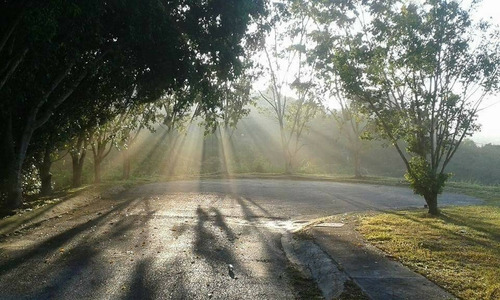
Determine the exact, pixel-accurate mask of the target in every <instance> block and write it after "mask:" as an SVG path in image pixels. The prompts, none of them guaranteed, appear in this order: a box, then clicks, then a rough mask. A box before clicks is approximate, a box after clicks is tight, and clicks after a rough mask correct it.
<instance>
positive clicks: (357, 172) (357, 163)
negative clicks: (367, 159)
mask: <svg viewBox="0 0 500 300" xmlns="http://www.w3.org/2000/svg"><path fill="white" fill-rule="evenodd" d="M353 156H354V177H356V178H361V177H363V175H362V174H361V157H360V155H359V151H354V153H353Z"/></svg>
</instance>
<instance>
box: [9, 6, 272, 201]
mask: <svg viewBox="0 0 500 300" xmlns="http://www.w3.org/2000/svg"><path fill="white" fill-rule="evenodd" d="M263 14H264V4H263V0H252V1H247V0H231V1H230V2H229V3H228V1H222V0H214V1H201V0H199V1H196V0H195V1H188V2H186V1H183V0H178V1H167V0H160V1H153V0H126V1H98V0H90V1H83V2H82V1H76V0H51V1H33V0H24V1H17V0H6V1H2V2H0V99H1V102H0V122H1V124H0V128H1V129H0V139H1V140H2V143H1V147H0V170H1V171H0V187H1V189H0V190H1V192H0V193H1V195H2V196H1V197H2V200H4V202H5V203H6V204H7V205H8V206H9V207H11V208H15V207H19V206H20V204H21V203H22V190H21V184H20V181H21V168H22V165H23V162H24V160H25V157H26V152H27V148H28V145H29V143H30V140H31V138H32V136H33V133H34V131H35V130H37V129H38V128H40V127H41V126H43V125H44V124H45V123H46V122H47V121H48V119H49V118H50V117H51V116H52V115H53V114H54V112H55V111H56V110H57V108H58V107H59V106H60V105H61V104H62V103H64V102H66V101H67V100H68V99H70V98H72V97H73V94H74V92H75V91H76V90H78V89H80V88H82V87H81V85H82V83H84V82H85V81H86V80H88V79H89V78H92V77H96V76H97V74H98V73H100V70H101V69H102V68H107V69H113V70H115V71H114V75H115V79H119V78H123V79H127V80H124V82H130V79H133V81H134V82H136V88H137V92H138V93H141V94H142V95H143V96H142V97H141V99H149V100H155V99H156V98H158V97H159V96H160V95H163V94H164V93H165V92H166V91H169V90H175V89H178V88H180V87H184V86H192V88H195V89H199V90H200V91H207V90H209V89H210V88H211V82H213V79H214V77H215V78H218V77H221V78H230V77H233V76H237V75H238V74H239V70H240V65H241V63H240V61H239V59H238V57H239V56H240V55H242V54H243V52H244V49H245V47H251V45H249V43H250V42H251V41H252V39H251V38H253V37H254V36H255V35H252V36H251V37H250V38H249V39H247V42H246V44H245V43H244V42H242V40H243V39H245V38H246V37H247V28H248V25H249V24H250V22H252V20H256V19H259V18H260V17H261V16H262V15H263ZM257 34H258V32H257ZM101 74H102V73H101ZM87 88H89V89H92V86H87ZM116 99H119V97H117V98H116ZM80 105H85V102H82V103H81V104H80ZM204 105H207V106H210V105H213V103H211V102H208V103H204Z"/></svg>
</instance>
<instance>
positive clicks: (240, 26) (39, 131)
mask: <svg viewBox="0 0 500 300" xmlns="http://www.w3.org/2000/svg"><path fill="white" fill-rule="evenodd" d="M94 2H95V3H94ZM233 2H234V3H233ZM1 5H2V7H1V8H2V10H1V11H2V21H1V22H2V23H1V34H2V35H1V43H0V54H1V62H2V65H0V67H1V73H0V75H1V76H2V77H1V81H0V84H1V85H0V97H1V99H2V102H1V104H0V108H1V114H2V116H1V120H2V122H3V123H4V124H2V127H1V128H2V129H1V131H0V135H1V138H2V141H4V142H3V143H2V150H1V159H0V170H1V174H0V184H1V191H2V202H4V203H5V204H6V205H7V206H8V207H11V208H16V207H19V206H20V205H21V204H22V189H21V187H22V184H21V183H22V175H23V167H24V168H25V169H26V168H27V166H35V167H36V168H38V174H39V176H40V177H41V182H42V184H43V183H44V182H48V183H50V172H48V171H47V170H49V169H50V162H51V161H53V160H54V159H56V157H55V156H57V154H55V153H61V151H59V150H61V149H66V151H67V152H68V153H69V155H71V158H72V165H73V170H74V172H73V173H74V175H73V185H75V186H77V185H79V184H81V175H80V176H79V175H78V174H79V173H80V174H81V168H82V166H83V162H84V159H85V157H86V155H87V152H88V151H91V153H92V156H93V160H94V164H93V165H94V178H95V181H96V182H98V181H99V180H100V173H101V171H100V165H101V163H102V161H103V160H104V158H105V157H106V156H107V155H108V154H109V153H110V152H111V151H112V149H113V148H116V147H120V148H121V149H123V151H124V157H125V159H124V169H123V170H124V177H127V176H128V175H127V174H128V173H129V172H130V171H128V170H129V169H130V168H127V164H128V165H129V164H130V161H129V160H127V158H126V157H127V149H128V148H129V146H130V145H132V144H134V140H135V138H136V137H137V136H138V132H140V131H141V130H143V129H148V128H149V129H151V130H152V129H153V128H154V126H153V124H158V123H161V124H163V126H166V127H167V128H169V130H173V129H174V128H177V129H178V128H181V127H182V124H185V123H186V122H187V123H189V120H193V119H195V118H197V117H202V118H203V122H202V123H203V125H205V132H206V133H209V132H215V131H218V132H219V135H220V139H219V142H220V143H221V145H222V147H221V149H222V151H228V150H229V148H228V145H230V144H231V143H232V141H231V136H232V133H233V132H234V127H235V126H236V124H237V121H238V120H239V119H240V118H241V117H242V116H244V115H245V114H247V113H248V108H246V107H245V105H246V104H248V103H249V102H251V96H250V95H251V92H250V90H251V87H252V83H253V82H255V81H257V80H258V79H259V78H265V79H266V80H267V83H268V85H267V88H266V89H261V90H260V91H259V92H258V93H257V94H258V96H257V98H259V99H260V100H259V101H257V103H263V105H262V110H266V111H267V113H268V114H271V115H272V116H273V117H274V119H275V120H276V123H277V125H278V129H279V132H280V133H279V137H280V138H279V141H280V145H281V150H282V157H283V158H284V172H285V173H292V172H294V165H293V164H294V162H295V161H296V156H297V155H299V153H300V151H302V148H303V147H304V139H305V138H306V135H307V133H308V130H309V128H310V122H311V121H312V120H313V119H314V118H315V117H316V116H317V115H318V114H321V113H324V108H325V107H327V106H328V105H327V103H331V102H332V101H333V102H335V103H337V104H336V105H334V107H335V108H334V109H332V111H330V113H331V115H332V116H334V119H335V122H336V126H337V127H338V128H341V132H342V134H344V135H345V137H346V139H347V141H349V142H348V145H349V151H350V152H351V153H352V161H353V164H354V170H355V175H356V176H361V175H362V171H361V157H362V153H363V147H365V144H366V141H367V140H380V141H383V143H386V144H387V145H390V146H391V147H393V148H394V149H395V151H396V153H397V154H398V156H399V159H400V160H401V162H402V164H403V165H404V168H405V169H406V175H405V177H406V179H407V180H408V181H409V182H410V185H411V187H412V188H413V190H414V191H415V192H416V193H417V194H420V195H422V196H423V197H424V199H425V201H426V203H427V205H428V207H429V213H431V214H438V213H439V211H438V206H437V196H438V194H440V193H441V192H442V189H443V186H444V184H445V182H446V181H447V179H448V178H449V173H448V172H447V168H448V166H449V164H450V162H451V160H452V158H453V157H454V156H455V154H456V153H457V150H458V148H459V146H460V145H461V144H462V143H463V141H464V140H465V139H466V138H467V137H469V136H470V135H472V133H473V132H474V131H476V130H478V129H479V124H477V112H478V110H479V109H481V104H482V101H483V99H484V98H485V97H487V96H488V95H491V94H493V93H495V92H496V91H498V88H499V82H498V80H499V76H498V66H499V65H500V54H499V53H500V51H499V50H500V47H499V45H500V44H499V43H498V41H499V39H498V37H499V33H498V30H497V29H496V28H494V27H493V26H492V25H490V24H488V23H487V22H484V21H480V22H476V21H475V20H474V19H473V18H472V16H471V14H470V11H471V7H462V5H461V4H460V3H458V2H456V1H453V0H427V1H423V2H422V3H418V4H417V3H406V2H405V1H400V0H394V1H376V0H373V1H356V0H343V1H335V2H325V1H297V0H289V1H275V2H266V3H264V1H257V0H255V1H243V0H239V1H238V0H232V2H231V4H228V3H227V1H220V0H219V1H216V0H213V1H194V0H193V1H137V0H135V1H134V0H128V1H116V2H115V1H111V2H104V3H101V2H100V1H88V2H85V3H79V2H77V1H64V0H53V1H48V2H43V3H39V2H36V1H28V0H26V1H4V2H2V4H1ZM472 5H475V4H474V3H473V4H472ZM250 24H252V26H249V25H250ZM167 132H168V130H167ZM227 155H228V153H225V154H224V156H227ZM29 160H31V161H32V163H31V164H29V163H26V162H27V161H29ZM224 172H226V173H227V172H229V166H225V167H224ZM24 174H26V171H25V172H24ZM42 190H43V191H48V192H50V184H49V185H48V186H47V185H45V187H44V188H42Z"/></svg>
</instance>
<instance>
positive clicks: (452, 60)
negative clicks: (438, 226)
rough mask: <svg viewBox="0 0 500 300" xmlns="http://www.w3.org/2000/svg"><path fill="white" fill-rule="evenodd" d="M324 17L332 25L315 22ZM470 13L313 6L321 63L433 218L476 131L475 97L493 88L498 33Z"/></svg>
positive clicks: (441, 3)
mask: <svg viewBox="0 0 500 300" xmlns="http://www.w3.org/2000/svg"><path fill="white" fill-rule="evenodd" d="M332 11H335V12H337V13H336V14H335V15H336V16H338V17H337V18H336V19H335V20H334V21H332V19H327V18H325V17H324V16H325V13H330V14H331V12H332ZM340 11H341V12H342V13H339V12H340ZM469 11H471V9H465V8H462V7H461V4H460V3H458V2H456V1H451V0H427V1H423V2H422V3H407V2H406V1H399V0H395V1H346V2H342V3H341V4H338V3H337V5H326V6H320V5H318V6H317V12H318V16H319V17H318V20H319V22H321V23H322V24H323V30H322V31H323V33H324V34H323V35H322V36H321V40H322V41H324V42H325V43H326V44H327V45H328V46H327V47H322V50H324V51H331V52H332V54H333V55H331V56H325V57H327V61H326V62H327V63H333V64H335V66H336V69H337V72H338V73H337V74H338V75H339V76H340V78H341V80H342V83H343V88H344V90H345V91H346V93H347V94H348V95H349V96H350V98H351V99H354V100H356V101H357V102H358V103H360V104H361V105H363V107H364V108H365V109H366V110H368V111H369V112H370V113H371V115H372V116H373V117H374V118H375V120H376V122H377V126H378V129H379V137H380V138H383V139H387V140H389V141H390V142H391V143H392V144H393V145H394V147H395V148H396V150H397V152H398V153H399V155H400V157H401V159H402V160H403V162H404V163H405V165H406V170H407V173H406V178H407V180H408V181H409V182H410V185H411V187H412V188H413V190H414V192H415V193H417V194H419V195H422V196H423V197H424V199H425V201H426V203H427V205H428V207H429V213H430V214H434V215H435V214H438V213H439V210H438V199H437V197H438V194H440V193H441V192H442V190H443V187H444V184H445V182H446V180H447V179H448V177H449V175H448V174H447V173H446V172H445V170H446V167H447V166H448V164H449V162H450V160H451V159H452V158H453V156H454V154H455V153H456V151H457V149H458V147H459V146H460V144H461V142H462V141H463V140H464V138H466V137H467V136H470V135H471V134H472V133H473V132H474V131H476V130H477V129H478V128H479V126H478V124H477V122H476V120H477V112H478V109H479V107H480V104H481V102H482V100H483V99H484V97H485V96H486V95H488V94H490V93H491V92H493V91H495V90H498V86H499V85H498V84H499V76H498V75H499V74H498V72H499V66H500V57H499V56H500V47H499V46H500V43H499V34H498V31H494V30H490V29H491V28H490V27H489V25H488V24H486V23H484V22H481V23H480V24H475V23H474V22H473V20H472V19H471V16H470V15H469ZM328 37H329V38H328Z"/></svg>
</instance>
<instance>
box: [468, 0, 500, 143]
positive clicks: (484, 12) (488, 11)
mask: <svg viewBox="0 0 500 300" xmlns="http://www.w3.org/2000/svg"><path fill="white" fill-rule="evenodd" d="M499 12H500V0H483V2H482V3H481V4H480V7H479V9H478V12H477V15H478V16H481V17H482V18H484V19H489V20H490V21H491V22H492V23H496V24H498V25H500V15H499ZM486 104H487V105H491V106H490V107H488V108H486V109H484V110H483V111H481V112H480V113H479V123H481V124H482V130H481V131H480V132H478V133H476V134H475V135H474V136H473V137H472V139H473V140H474V141H475V142H477V143H482V144H486V143H492V144H497V145H500V95H496V96H493V97H490V98H489V99H488V100H487V103H486Z"/></svg>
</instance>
